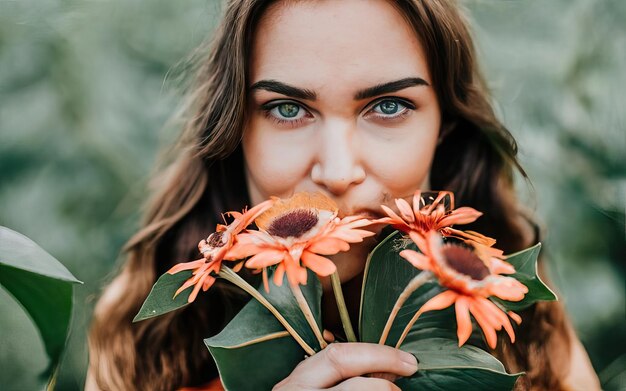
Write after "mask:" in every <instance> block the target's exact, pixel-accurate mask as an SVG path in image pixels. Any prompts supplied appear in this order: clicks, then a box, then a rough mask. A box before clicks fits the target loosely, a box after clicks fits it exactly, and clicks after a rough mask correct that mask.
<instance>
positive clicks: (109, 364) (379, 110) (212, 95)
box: [87, 0, 598, 390]
mask: <svg viewBox="0 0 626 391" xmlns="http://www.w3.org/2000/svg"><path fill="white" fill-rule="evenodd" d="M207 53H209V57H208V59H206V60H205V61H204V62H203V63H202V66H201V68H200V69H199V72H198V83H197V86H196V88H195V90H194V91H193V94H191V105H190V117H189V120H188V122H187V126H186V128H185V129H184V132H183V134H182V136H181V138H180V143H179V145H178V146H177V149H176V152H175V156H174V158H173V160H172V162H171V165H170V167H169V169H168V170H167V171H165V173H164V174H163V175H162V176H160V177H159V178H160V179H161V181H160V182H159V184H158V186H157V192H156V193H155V196H154V197H153V199H152V202H151V204H150V208H149V209H148V212H147V214H146V218H145V221H144V227H143V228H142V229H141V230H140V232H139V233H137V234H136V235H135V236H134V237H133V238H132V239H131V240H130V242H129V243H128V245H127V249H128V252H129V255H128V259H127V262H126V263H125V265H124V267H123V269H122V270H121V272H120V274H119V275H118V276H117V277H116V278H115V279H114V280H113V282H112V283H111V284H110V285H109V286H108V287H107V289H106V291H105V293H104V294H103V296H102V298H101V299H100V301H99V303H98V305H97V308H96V312H95V319H94V323H93V326H92V330H91V338H90V352H91V364H90V373H89V379H88V385H87V388H91V389H98V388H100V389H111V390H113V389H115V390H117V389H135V388H136V389H163V390H171V389H176V388H179V387H182V386H200V385H204V384H207V383H209V382H211V381H212V379H215V378H216V377H217V371H216V369H215V366H214V364H213V362H212V360H211V358H210V357H209V354H208V351H207V350H206V348H205V347H204V346H203V344H202V343H201V341H202V339H203V338H205V337H207V336H209V335H211V334H214V333H217V332H218V331H219V330H220V329H221V328H222V327H224V325H225V324H226V323H227V322H228V321H229V320H230V319H231V318H232V317H233V316H234V314H235V313H236V312H237V311H238V309H240V308H241V307H242V305H243V304H245V300H246V297H245V296H244V295H242V294H240V293H239V292H237V290H236V289H234V288H231V287H229V286H228V285H227V284H220V283H219V282H218V284H216V285H215V286H214V287H213V288H212V289H211V290H209V291H208V292H207V293H206V294H203V295H200V296H199V298H198V299H197V300H196V302H194V304H192V305H190V306H188V307H186V308H185V309H183V310H181V311H178V312H175V313H170V314H168V315H166V316H162V317H160V318H156V319H152V320H148V321H144V322H141V323H138V324H131V319H132V318H133V316H134V315H135V313H136V312H137V311H138V309H139V307H140V305H141V303H142V302H143V300H144V299H145V297H146V296H147V294H148V292H149V290H150V287H151V286H152V284H153V283H154V282H155V280H156V278H157V277H158V276H159V275H161V274H162V273H164V272H165V271H167V270H168V269H169V268H170V267H171V266H172V265H173V264H174V263H176V262H180V261H187V260H191V259H194V257H195V256H196V255H197V254H196V251H195V245H196V243H197V241H198V240H199V239H200V238H202V237H206V236H207V234H208V233H210V232H212V230H213V228H214V227H215V224H216V223H217V222H218V219H219V216H220V213H221V212H223V211H227V210H240V209H242V208H243V207H245V206H246V205H253V204H257V203H259V202H261V201H262V200H263V199H266V198H268V197H269V196H271V195H274V196H279V197H286V196H289V195H291V194H292V193H294V192H296V191H321V192H323V193H325V194H327V195H329V196H331V197H332V198H333V199H334V200H335V201H336V202H337V203H338V205H339V206H340V208H341V211H342V212H343V213H345V214H352V213H364V214H369V215H371V216H378V215H380V208H379V205H381V204H385V205H388V206H390V207H391V206H392V202H391V201H392V200H393V199H394V198H398V197H409V196H410V195H412V193H413V191H414V190H415V189H418V188H421V189H429V188H432V189H437V190H439V189H445V190H452V191H454V192H455V194H456V198H457V200H458V204H459V205H467V206H472V207H474V208H476V209H478V210H480V211H483V212H484V213H485V215H484V217H482V218H481V219H479V221H478V222H477V223H475V224H474V225H473V226H472V227H471V228H472V229H475V230H477V231H480V232H482V233H484V234H486V235H488V236H491V237H494V238H496V239H497V240H498V247H499V248H501V249H502V250H504V251H505V253H511V252H514V251H518V250H520V249H522V248H525V247H528V246H530V245H532V244H533V243H535V242H536V241H537V240H538V237H537V233H536V229H534V227H535V225H534V224H533V223H532V222H531V220H529V219H528V217H527V216H526V215H525V214H524V213H523V212H522V210H521V207H520V206H519V205H518V203H517V201H516V199H515V196H514V192H513V180H512V177H513V172H514V170H517V171H519V172H520V173H522V174H523V170H522V169H521V168H520V166H519V164H518V162H517V160H516V158H515V155H516V144H515V141H514V140H513V138H512V136H511V135H510V134H509V132H508V131H507V130H506V129H505V128H504V127H503V125H502V124H501V123H500V122H499V121H498V120H497V119H496V118H495V116H494V113H493V111H492V108H491V106H490V103H489V97H488V95H487V92H486V89H485V86H484V83H483V82H482V79H481V78H480V76H479V74H478V70H477V67H476V64H475V59H474V49H473V44H472V41H471V38H470V35H469V32H468V30H467V26H466V23H465V20H464V19H463V17H462V15H460V13H459V10H458V9H457V5H456V4H455V3H454V2H453V1H448V0H427V1H419V0H414V1H410V0H404V1H385V0H372V1H361V0H350V1H346V0H344V1H341V2H339V1H299V2H295V1H279V2H270V1H263V0H235V1H231V2H230V3H229V4H228V5H227V8H226V10H225V15H224V19H223V22H222V24H221V27H220V29H219V30H218V32H217V34H216V36H215V38H214V42H213V46H212V48H211V49H210V50H207ZM372 245H373V243H372V242H365V243H364V244H363V245H360V246H353V247H352V248H351V250H350V251H349V252H346V253H341V254H339V255H337V256H335V257H334V258H333V261H334V262H335V263H336V265H337V268H338V271H339V275H340V276H341V278H342V283H343V285H344V291H345V294H346V298H347V300H348V305H349V306H350V305H351V304H352V306H353V308H352V311H351V313H352V314H353V315H356V314H357V311H356V305H357V302H358V292H359V287H360V282H361V277H362V271H363V267H364V261H365V255H366V254H367V252H368V251H369V250H370V249H371V248H372ZM328 286H329V284H328V283H326V284H325V289H326V292H328V289H329V288H328ZM329 296H330V295H325V299H323V301H324V303H323V306H324V316H323V317H324V322H325V325H324V326H325V328H327V329H328V330H330V331H331V332H334V333H340V330H341V327H340V324H339V319H338V316H337V314H336V313H334V312H333V311H332V308H333V306H332V297H331V298H330V300H329V299H328V298H329ZM329 301H330V305H326V304H329V303H328V302H329ZM350 303H351V304H350ZM209 313H210V314H211V317H209V316H208V314H209ZM523 318H524V321H523V323H522V327H521V329H520V331H519V332H518V335H519V338H518V341H517V342H516V343H515V344H513V345H512V344H510V343H507V341H506V340H505V339H502V340H501V341H500V342H499V346H500V347H501V348H500V349H499V350H498V351H497V352H495V353H496V355H497V356H498V357H499V358H500V359H501V361H503V363H505V365H506V367H507V369H508V370H509V371H510V372H518V371H525V372H526V373H527V376H524V377H522V378H521V380H520V381H519V382H518V388H520V389H551V390H557V389H576V388H580V389H586V390H590V389H597V388H598V383H597V379H596V377H595V374H594V373H593V370H592V368H591V365H590V363H589V360H588V358H587V355H586V353H585V352H584V349H583V348H582V346H581V345H580V342H579V341H578V340H577V338H576V336H575V335H574V333H573V331H572V329H571V327H570V325H569V322H568V321H567V319H566V316H565V314H564V311H563V308H562V306H561V304H560V303H541V304H537V305H535V306H534V307H533V308H531V309H530V310H528V311H526V312H525V313H524V314H523ZM416 369H417V367H416V365H415V359H414V358H413V357H412V356H410V355H407V354H406V353H403V352H400V351H398V350H395V349H392V348H389V347H384V346H376V345H370V344H333V345H331V349H326V350H324V351H323V352H322V353H320V354H317V355H315V356H313V357H312V358H310V359H307V360H305V361H304V362H303V363H301V365H299V366H298V367H297V368H296V369H295V370H294V372H293V373H292V374H291V375H290V376H289V377H287V378H286V379H285V380H283V381H282V382H281V383H279V384H278V385H277V387H276V389H279V390H291V389H326V388H331V387H333V386H336V385H339V386H340V387H341V388H342V389H368V390H369V389H377V387H379V388H382V389H389V388H390V387H392V384H391V383H390V382H389V381H388V380H385V378H393V377H394V376H407V375H410V374H412V373H414V372H415V370H416ZM376 372H378V373H385V375H383V376H381V377H382V378H374V377H363V375H366V374H369V373H376Z"/></svg>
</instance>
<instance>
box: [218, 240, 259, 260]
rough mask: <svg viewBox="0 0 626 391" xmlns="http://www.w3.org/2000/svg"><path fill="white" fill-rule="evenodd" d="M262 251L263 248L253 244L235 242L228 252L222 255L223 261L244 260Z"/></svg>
mask: <svg viewBox="0 0 626 391" xmlns="http://www.w3.org/2000/svg"><path fill="white" fill-rule="evenodd" d="M263 250H265V247H263V246H259V245H257V244H254V243H245V242H243V243H242V242H237V243H235V245H234V246H233V247H232V248H231V249H230V250H228V252H227V253H226V255H224V259H227V260H239V259H244V258H247V257H249V256H251V255H254V254H257V253H259V252H261V251H263Z"/></svg>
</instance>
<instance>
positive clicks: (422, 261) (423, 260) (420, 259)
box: [400, 250, 431, 270]
mask: <svg viewBox="0 0 626 391" xmlns="http://www.w3.org/2000/svg"><path fill="white" fill-rule="evenodd" d="M400 256H401V257H402V258H404V259H406V260H407V261H409V263H410V264H411V265H413V266H415V267H416V268H418V269H420V270H431V264H430V262H431V261H430V258H428V257H427V256H425V255H424V254H420V253H418V252H417V251H413V250H402V251H400Z"/></svg>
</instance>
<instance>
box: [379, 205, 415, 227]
mask: <svg viewBox="0 0 626 391" xmlns="http://www.w3.org/2000/svg"><path fill="white" fill-rule="evenodd" d="M380 207H381V208H382V209H383V211H385V213H387V215H388V216H389V217H390V218H391V219H392V221H390V222H389V224H391V225H394V226H395V225H400V226H403V227H404V228H398V229H402V230H403V231H404V230H407V229H409V225H408V224H407V222H406V221H404V219H403V218H402V217H400V216H398V215H397V214H396V213H395V212H394V211H393V210H391V208H389V207H387V206H385V205H381V206H380Z"/></svg>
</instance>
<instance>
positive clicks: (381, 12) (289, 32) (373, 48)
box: [250, 0, 430, 89]
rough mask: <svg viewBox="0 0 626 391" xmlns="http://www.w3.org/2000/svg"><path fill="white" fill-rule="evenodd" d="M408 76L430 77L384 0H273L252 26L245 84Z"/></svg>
mask: <svg viewBox="0 0 626 391" xmlns="http://www.w3.org/2000/svg"><path fill="white" fill-rule="evenodd" d="M409 76H411V77H412V76H418V77H422V78H423V79H425V80H427V81H428V82H430V75H429V72H428V66H427V61H426V57H425V53H424V51H423V49H422V46H421V44H420V42H419V40H418V38H417V34H416V33H415V32H414V31H413V29H412V28H411V26H410V25H409V24H408V22H407V21H406V20H405V19H404V18H403V16H402V15H401V14H400V13H399V11H398V10H397V9H396V8H394V7H393V6H392V5H391V4H390V3H389V2H387V1H385V0H341V1H324V0H312V1H297V2H292V1H288V2H287V1H283V2H278V3H276V4H273V5H272V6H270V7H269V8H268V9H267V10H266V11H265V13H264V15H263V17H262V18H261V20H260V21H259V24H258V26H257V27H256V31H255V34H254V40H253V47H252V52H251V54H250V82H251V83H254V82H255V81H258V80H260V79H276V80H280V81H285V82H288V83H289V82H291V83H296V84H298V85H301V86H306V87H310V88H320V89H323V88H324V87H326V88H327V87H329V84H328V83H331V82H332V83H333V85H331V86H335V87H339V86H340V85H341V84H342V83H339V84H336V83H337V82H338V81H343V82H347V83H357V84H359V85H364V86H368V85H371V84H372V83H376V82H384V81H388V80H391V79H394V80H395V79H400V78H404V77H409ZM343 84H345V83H343Z"/></svg>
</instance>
